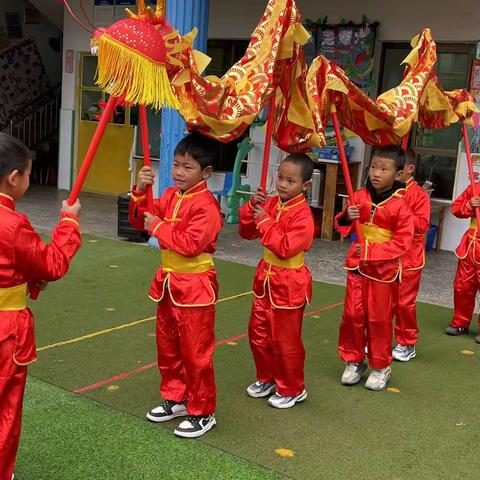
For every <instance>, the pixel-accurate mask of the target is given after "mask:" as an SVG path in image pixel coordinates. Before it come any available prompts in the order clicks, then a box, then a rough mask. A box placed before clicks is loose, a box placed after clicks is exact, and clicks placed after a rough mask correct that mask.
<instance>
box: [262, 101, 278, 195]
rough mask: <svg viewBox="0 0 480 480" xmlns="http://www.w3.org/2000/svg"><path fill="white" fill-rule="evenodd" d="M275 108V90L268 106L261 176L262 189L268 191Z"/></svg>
mask: <svg viewBox="0 0 480 480" xmlns="http://www.w3.org/2000/svg"><path fill="white" fill-rule="evenodd" d="M274 110H275V92H273V93H272V96H271V98H270V103H269V107H268V117H267V132H266V133H265V147H264V150H263V163H262V176H261V178H260V190H261V191H262V192H264V193H267V177H268V164H269V161H270V147H271V145H272V135H273V123H274V118H273V114H274Z"/></svg>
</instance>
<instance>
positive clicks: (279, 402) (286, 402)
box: [267, 390, 307, 408]
mask: <svg viewBox="0 0 480 480" xmlns="http://www.w3.org/2000/svg"><path fill="white" fill-rule="evenodd" d="M306 398H307V391H306V390H304V391H303V392H302V393H300V394H298V395H295V396H293V397H282V396H281V395H280V394H279V393H276V394H275V395H272V396H271V397H270V398H269V399H268V402H267V403H268V404H269V405H270V406H271V407H274V408H291V407H293V406H294V405H295V404H296V403H300V402H303V401H304V400H305V399H306Z"/></svg>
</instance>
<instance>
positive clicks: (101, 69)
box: [92, 0, 477, 152]
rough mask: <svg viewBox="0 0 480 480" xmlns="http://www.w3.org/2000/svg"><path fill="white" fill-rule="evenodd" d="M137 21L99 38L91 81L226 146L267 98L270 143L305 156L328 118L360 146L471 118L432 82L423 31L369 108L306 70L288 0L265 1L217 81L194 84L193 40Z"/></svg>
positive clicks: (196, 57) (147, 11)
mask: <svg viewBox="0 0 480 480" xmlns="http://www.w3.org/2000/svg"><path fill="white" fill-rule="evenodd" d="M137 6H138V12H137V14H134V13H132V12H129V11H127V13H128V18H127V19H125V20H121V21H119V22H116V23H114V24H113V25H112V26H110V27H109V28H107V29H106V30H97V32H96V33H95V35H94V38H93V41H92V42H93V44H94V45H95V46H97V47H98V56H99V62H98V81H97V83H98V84H99V86H100V87H101V88H102V89H104V90H105V91H106V92H107V93H110V94H112V95H114V96H116V97H120V98H122V99H124V100H125V101H126V102H127V103H133V104H143V105H151V106H152V107H154V108H157V109H158V108H161V107H165V106H167V107H172V108H176V109H178V111H179V113H180V115H181V116H182V117H183V119H184V120H185V122H186V124H187V128H188V129H190V130H197V131H199V132H201V133H202V134H204V135H207V136H210V137H213V138H216V139H218V140H220V141H222V142H229V141H232V140H234V139H236V138H238V137H240V136H241V135H242V134H243V133H244V131H245V130H246V128H247V127H248V126H249V125H250V124H251V123H252V122H253V120H254V119H255V117H256V116H257V115H258V114H259V113H260V112H261V110H262V109H263V108H264V107H265V106H266V105H268V104H269V102H270V99H271V98H272V96H274V99H275V109H274V112H273V121H274V134H273V138H274V141H275V143H276V144H277V145H278V146H279V147H280V148H281V149H283V150H285V151H288V152H293V151H308V150H309V149H311V148H312V147H314V146H323V145H325V126H326V125H327V123H328V121H329V118H330V115H331V111H332V109H333V108H334V109H335V110H336V111H337V115H338V118H339V121H340V123H341V124H342V125H343V126H344V127H346V128H348V129H349V130H351V131H353V132H355V133H356V134H358V135H359V136H360V137H361V138H362V139H363V140H364V141H365V142H366V143H368V144H371V145H385V144H392V143H399V142H400V141H401V140H402V138H403V137H405V136H406V135H407V134H408V133H409V131H410V130H411V128H412V125H413V123H414V122H418V123H419V124H420V125H422V126H423V127H425V128H444V127H448V126H449V125H450V124H452V123H455V122H458V121H459V120H464V119H465V120H468V121H469V120H470V119H471V117H472V115H473V113H474V112H476V111H477V109H476V106H475V102H474V100H473V98H472V97H471V95H470V94H469V93H468V92H466V91H464V90H455V91H451V92H445V91H443V89H442V87H441V85H440V83H439V81H438V78H437V76H436V73H435V70H434V66H435V62H436V59H437V57H436V46H435V43H434V41H433V39H432V36H431V32H430V30H429V29H425V30H424V31H423V32H422V33H421V34H420V35H419V36H417V37H415V38H414V39H413V40H412V51H411V52H410V54H409V55H408V57H407V58H406V59H405V61H404V63H405V64H406V74H405V77H404V79H403V81H402V82H401V83H400V85H399V86H398V87H395V88H393V89H391V90H389V91H388V92H385V93H384V94H382V95H380V96H379V97H378V98H377V100H375V101H374V100H372V99H371V98H370V97H369V96H368V95H366V94H365V93H364V92H363V91H362V90H360V89H359V88H358V87H357V86H356V85H355V84H354V83H353V82H352V81H351V80H350V79H349V78H348V77H347V75H346V74H345V72H344V71H343V70H342V69H341V68H339V67H338V66H337V65H335V64H334V63H331V62H329V61H328V60H327V59H326V58H325V57H322V56H319V57H317V58H316V59H315V60H314V61H313V63H312V65H311V66H310V68H309V69H307V66H306V62H305V57H304V53H303V45H304V44H305V43H306V42H307V41H308V38H309V34H308V32H307V31H306V30H305V29H304V27H303V26H302V23H301V18H300V13H299V10H298V8H297V6H296V5H295V2H294V0H270V1H269V2H268V5H267V7H266V10H265V13H264V15H263V16H262V18H261V19H260V22H259V24H258V25H257V27H256V29H255V31H254V32H253V34H252V36H251V40H250V43H249V45H248V48H247V50H246V52H245V54H244V56H243V57H242V58H241V59H240V60H239V61H238V62H237V63H235V65H233V66H232V67H231V68H230V69H229V70H228V71H227V72H226V73H225V74H224V75H223V76H222V77H221V78H218V77H215V76H202V73H203V71H204V69H205V68H206V66H207V65H208V62H209V59H208V57H206V55H204V54H202V53H200V52H198V51H196V50H194V49H193V47H192V45H193V41H194V39H195V35H196V31H195V30H194V31H192V32H190V33H188V34H186V35H184V36H182V35H180V34H179V33H178V32H177V31H176V30H175V29H174V28H173V27H172V26H170V25H169V24H168V23H167V21H166V20H165V15H164V5H163V2H161V1H160V0H159V5H157V9H156V10H155V11H154V10H153V9H151V8H150V7H145V4H144V0H138V1H137Z"/></svg>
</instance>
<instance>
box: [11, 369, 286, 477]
mask: <svg viewBox="0 0 480 480" xmlns="http://www.w3.org/2000/svg"><path fill="white" fill-rule="evenodd" d="M161 478H165V479H213V478H219V479H238V480H240V479H241V480H243V479H246V480H263V479H272V480H273V479H278V478H280V476H279V475H278V474H276V473H275V472H272V471H269V470H267V469H264V468H262V467H260V466H258V465H253V464H251V463H249V462H246V461H245V460H242V459H240V458H236V457H234V456H233V455H230V454H228V453H225V452H222V451H220V450H218V449H216V448H212V447H209V446H208V445H205V444H203V443H201V442H195V441H191V440H190V441H189V440H187V441H182V440H180V439H177V438H176V437H175V436H174V435H172V434H170V433H168V432H167V431H166V430H164V429H161V428H160V429H159V428H156V426H155V425H153V424H149V423H147V422H140V421H138V419H136V418H134V417H132V416H130V415H126V414H124V413H121V412H118V411H116V410H114V409H112V408H108V407H105V406H103V405H100V404H98V403H95V402H92V401H89V400H87V399H85V398H83V397H80V396H78V395H74V394H72V393H70V392H67V391H65V390H62V389H60V388H58V387H55V386H52V385H49V384H47V383H44V382H42V381H39V380H36V379H32V378H30V379H29V381H28V385H27V392H26V402H25V408H24V425H23V436H22V443H21V448H20V451H19V455H18V458H17V467H16V470H15V479H16V480H60V479H62V480H63V479H69V480H91V479H102V480H127V479H128V480H134V479H135V480H137V479H142V480H158V479H161Z"/></svg>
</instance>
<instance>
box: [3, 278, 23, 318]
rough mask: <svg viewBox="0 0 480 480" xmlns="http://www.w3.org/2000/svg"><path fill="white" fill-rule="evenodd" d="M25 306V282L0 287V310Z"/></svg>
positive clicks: (12, 309) (10, 309)
mask: <svg viewBox="0 0 480 480" xmlns="http://www.w3.org/2000/svg"><path fill="white" fill-rule="evenodd" d="M26 306H27V284H26V283H21V284H20V285H16V286H15V287H8V288H0V311H15V310H22V309H24V308H25V307H26Z"/></svg>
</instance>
